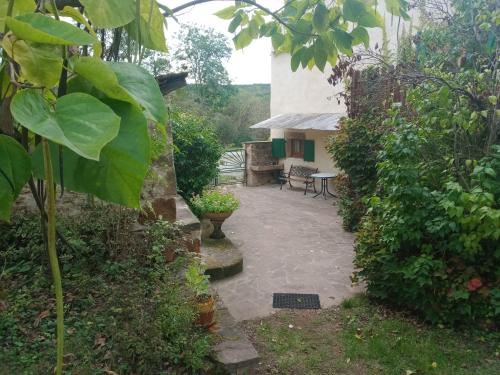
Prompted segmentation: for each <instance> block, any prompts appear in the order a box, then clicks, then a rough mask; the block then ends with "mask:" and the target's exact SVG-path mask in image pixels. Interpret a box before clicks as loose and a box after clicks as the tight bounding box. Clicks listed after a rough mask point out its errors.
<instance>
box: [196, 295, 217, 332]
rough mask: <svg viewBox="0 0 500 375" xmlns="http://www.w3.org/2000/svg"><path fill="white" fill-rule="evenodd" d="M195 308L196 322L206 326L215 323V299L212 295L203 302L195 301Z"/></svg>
mask: <svg viewBox="0 0 500 375" xmlns="http://www.w3.org/2000/svg"><path fill="white" fill-rule="evenodd" d="M196 309H197V310H198V319H197V320H196V324H198V325H199V326H202V327H205V328H208V327H210V326H211V325H213V324H214V323H215V300H214V298H213V297H210V298H208V299H206V300H205V301H203V302H196Z"/></svg>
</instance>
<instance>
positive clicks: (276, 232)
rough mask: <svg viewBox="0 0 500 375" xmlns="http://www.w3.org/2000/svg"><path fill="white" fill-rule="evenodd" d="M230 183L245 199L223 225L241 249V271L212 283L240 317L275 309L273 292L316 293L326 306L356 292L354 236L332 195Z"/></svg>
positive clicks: (253, 315)
mask: <svg viewBox="0 0 500 375" xmlns="http://www.w3.org/2000/svg"><path fill="white" fill-rule="evenodd" d="M230 189H231V190H232V191H233V192H234V194H235V195H236V196H237V197H238V198H239V199H240V201H241V205H240V208H239V209H238V210H237V211H235V212H234V214H233V215H232V216H231V217H230V218H229V219H227V220H226V222H225V223H224V225H223V229H224V232H225V233H226V235H227V237H228V238H229V239H230V241H232V243H233V244H234V246H235V247H236V248H237V249H238V250H239V251H241V253H242V255H243V271H242V272H241V273H239V274H237V275H235V276H233V277H230V278H226V279H223V280H219V281H215V282H214V283H213V286H214V287H215V289H216V290H217V292H218V294H219V297H220V298H221V299H222V301H223V302H224V304H225V305H226V306H227V307H228V309H229V311H230V312H231V313H232V315H233V316H234V317H235V319H236V320H246V319H253V318H257V317H263V316H266V315H269V314H271V313H272V311H273V308H272V300H273V293H281V292H285V293H316V294H319V296H320V301H321V305H322V307H329V306H332V305H335V304H339V303H340V302H341V301H342V299H344V298H346V297H350V296H352V295H353V294H355V293H356V291H357V289H355V288H353V287H352V286H351V282H350V278H349V277H350V275H351V274H352V271H353V268H352V257H353V240H354V236H353V235H352V234H351V233H347V232H345V231H344V230H343V229H342V226H341V219H340V217H339V216H338V214H337V207H336V206H334V204H335V200H334V199H328V200H326V201H325V200H324V199H323V198H322V197H318V198H312V195H310V194H308V195H307V196H304V194H303V191H298V190H289V189H284V190H283V191H280V189H279V185H266V186H260V187H242V186H232V187H230Z"/></svg>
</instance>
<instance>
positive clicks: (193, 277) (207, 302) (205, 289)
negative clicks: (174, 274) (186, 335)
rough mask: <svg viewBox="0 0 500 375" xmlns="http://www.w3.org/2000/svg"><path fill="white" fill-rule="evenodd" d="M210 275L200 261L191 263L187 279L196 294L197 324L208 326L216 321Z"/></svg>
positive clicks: (187, 271)
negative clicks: (206, 273)
mask: <svg viewBox="0 0 500 375" xmlns="http://www.w3.org/2000/svg"><path fill="white" fill-rule="evenodd" d="M208 280H209V277H208V276H207V275H205V268H204V267H203V266H202V265H201V264H200V263H199V262H194V263H191V264H190V265H189V267H188V269H187V270H186V281H187V284H188V286H189V287H190V288H191V289H192V290H193V292H194V295H195V306H196V310H197V312H198V319H197V321H196V324H198V325H200V326H202V327H205V328H208V327H210V326H212V325H213V324H214V323H215V299H214V298H213V296H212V294H211V292H210V284H209V281H208Z"/></svg>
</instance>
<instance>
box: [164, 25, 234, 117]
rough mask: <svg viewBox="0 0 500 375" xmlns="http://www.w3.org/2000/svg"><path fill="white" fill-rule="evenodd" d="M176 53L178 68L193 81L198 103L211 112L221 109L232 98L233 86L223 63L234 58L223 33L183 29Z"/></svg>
mask: <svg viewBox="0 0 500 375" xmlns="http://www.w3.org/2000/svg"><path fill="white" fill-rule="evenodd" d="M177 39H178V41H179V46H178V48H177V49H176V51H175V53H174V56H173V57H174V61H175V63H176V65H177V66H178V67H179V68H180V69H182V70H186V69H187V71H188V72H189V74H190V77H191V78H192V79H194V82H195V85H196V86H195V87H196V93H197V100H199V101H200V102H202V103H204V104H206V105H207V106H208V107H209V108H213V109H220V108H222V107H224V105H225V102H226V100H227V98H228V96H229V95H230V91H231V86H230V83H231V82H230V80H229V76H228V73H227V70H226V68H225V66H224V63H225V62H227V61H228V60H229V58H230V57H231V46H230V45H229V40H228V39H227V38H226V36H225V35H224V34H222V33H219V32H217V31H215V30H214V29H212V28H206V27H203V26H201V25H190V24H188V25H182V28H181V31H180V32H179V33H178V35H177Z"/></svg>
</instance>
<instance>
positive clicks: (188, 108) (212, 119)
mask: <svg viewBox="0 0 500 375" xmlns="http://www.w3.org/2000/svg"><path fill="white" fill-rule="evenodd" d="M168 100H169V102H170V103H171V104H173V105H174V106H175V108H177V109H178V110H181V111H183V112H189V113H193V114H197V115H198V116H202V117H203V118H205V119H206V120H207V121H208V122H209V123H210V124H212V126H214V128H215V129H216V131H217V136H218V138H219V141H220V142H221V143H222V144H223V145H225V146H238V147H239V146H240V145H241V143H242V142H246V141H251V140H265V139H268V137H269V130H267V129H250V128H249V127H250V126H251V125H253V124H256V123H258V122H260V121H263V120H266V119H268V118H269V116H270V105H271V85H270V84H268V83H254V84H250V85H231V88H230V90H228V96H227V97H226V98H225V99H224V105H223V106H222V107H221V108H220V109H217V110H214V109H213V108H208V107H207V106H206V105H204V103H203V101H202V100H200V98H199V97H198V93H197V90H196V87H195V85H192V84H190V85H187V86H186V87H183V88H182V89H180V90H177V91H175V92H174V93H173V94H172V95H169V97H168Z"/></svg>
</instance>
